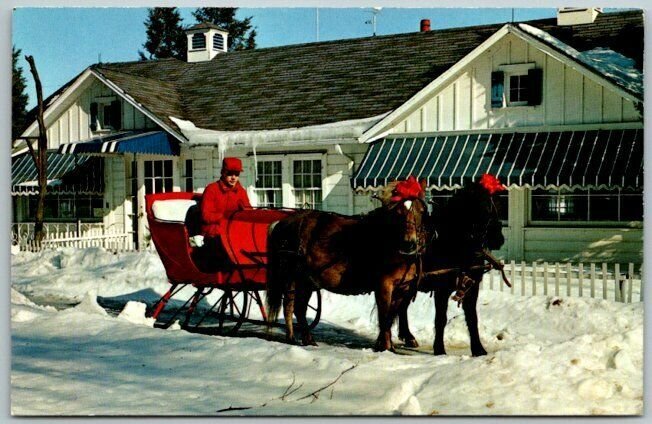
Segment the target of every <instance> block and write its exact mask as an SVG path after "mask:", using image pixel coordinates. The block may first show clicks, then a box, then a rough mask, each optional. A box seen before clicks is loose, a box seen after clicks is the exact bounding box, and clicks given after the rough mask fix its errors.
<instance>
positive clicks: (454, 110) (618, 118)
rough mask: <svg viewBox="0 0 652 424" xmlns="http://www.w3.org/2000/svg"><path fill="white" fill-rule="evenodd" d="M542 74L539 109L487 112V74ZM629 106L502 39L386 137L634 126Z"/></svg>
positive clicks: (536, 52) (529, 48)
mask: <svg viewBox="0 0 652 424" xmlns="http://www.w3.org/2000/svg"><path fill="white" fill-rule="evenodd" d="M519 63H534V64H535V66H536V67H537V68H540V69H543V75H544V87H543V99H542V104H541V105H538V106H529V107H511V108H491V107H490V103H489V93H490V92H491V72H492V71H497V70H499V67H500V66H502V65H507V64H519ZM640 119H641V117H640V115H639V113H638V112H637V111H636V108H635V107H634V104H633V103H632V102H631V101H628V100H625V99H623V98H622V96H620V95H618V94H616V93H615V92H613V91H612V90H610V89H608V88H606V87H602V86H600V85H599V84H597V83H596V82H594V81H592V80H590V79H589V78H587V77H585V76H583V75H582V74H580V73H579V72H577V71H575V70H573V69H572V68H570V67H569V66H567V65H565V64H564V63H562V62H560V61H558V60H557V59H554V58H552V57H550V56H548V55H546V54H544V53H543V52H541V51H540V50H538V49H537V48H536V47H533V46H530V45H529V44H527V43H526V42H525V41H523V40H521V39H519V38H517V37H516V36H514V35H511V34H510V35H507V36H506V37H505V38H503V39H502V40H501V41H499V42H498V43H497V44H496V45H495V46H493V47H492V48H491V49H489V50H487V51H486V52H484V53H483V54H481V55H480V56H479V57H477V58H476V59H475V60H474V61H473V62H471V63H470V64H469V65H468V66H467V67H465V68H464V69H463V70H461V71H460V73H459V74H458V76H457V77H456V79H455V80H453V81H451V82H450V83H448V84H447V85H445V86H442V87H440V88H439V89H437V90H436V91H434V92H433V93H432V94H431V95H430V96H429V97H428V98H427V99H424V101H423V102H422V104H420V105H418V106H417V107H415V109H414V110H413V111H412V112H410V113H409V114H408V115H406V116H405V118H404V119H403V120H401V121H399V123H398V124H397V125H396V126H395V127H394V128H393V129H392V130H391V131H390V133H405V132H410V133H414V132H432V131H452V130H475V129H487V128H505V127H518V126H548V125H578V124H596V123H617V122H639V121H640Z"/></svg>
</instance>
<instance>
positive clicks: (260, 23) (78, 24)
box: [12, 7, 556, 108]
mask: <svg viewBox="0 0 652 424" xmlns="http://www.w3.org/2000/svg"><path fill="white" fill-rule="evenodd" d="M193 10H194V9H193V8H180V12H181V16H182V18H183V23H184V25H192V24H194V23H195V20H194V18H193V17H192V14H191V12H192V11H193ZM512 11H513V13H514V19H515V20H517V21H523V20H530V19H540V18H550V17H554V16H555V14H556V9H554V8H546V9H523V8H519V9H510V8H483V9H451V8H448V9H441V8H440V9H433V8H430V9H416V8H412V9H404V8H396V7H394V8H387V7H386V8H382V9H381V10H380V11H379V12H378V14H377V21H376V33H377V35H387V34H398V33H406V32H415V31H418V30H419V23H420V21H421V19H430V22H431V28H432V29H433V30H434V29H442V28H451V27H460V26H470V25H482V24H490V23H501V22H509V21H511V20H512ZM317 15H318V16H319V31H318V30H317ZM372 15H373V14H372V9H371V8H361V7H358V8H319V9H317V8H307V7H303V8H279V7H277V8H240V9H239V10H238V12H237V15H236V16H237V17H238V18H240V19H242V18H244V17H248V16H251V17H252V23H253V25H254V26H255V27H256V31H257V33H258V35H257V37H256V42H257V46H258V48H265V47H275V46H282V45H289V44H300V43H311V42H315V41H326V40H337V39H346V38H357V37H368V36H371V35H372V34H373V27H372V25H371V24H370V23H367V22H368V21H371V18H372ZM146 18H147V9H146V8H26V7H20V8H16V9H15V11H14V14H13V26H12V27H13V31H12V35H13V37H12V43H13V45H14V46H16V47H17V48H19V49H21V50H22V55H21V59H20V62H19V66H21V67H22V68H23V70H24V72H23V74H24V75H25V76H26V77H27V78H28V90H27V93H28V95H29V104H28V108H32V107H33V106H35V104H36V95H35V89H34V83H33V81H32V78H31V74H30V73H29V66H28V65H27V62H26V61H25V59H24V56H25V55H26V54H29V55H32V56H34V59H35V61H36V65H37V68H38V70H39V76H40V78H41V81H42V84H43V91H44V96H45V97H47V96H48V95H49V94H51V93H53V92H54V91H56V90H57V89H58V88H59V87H61V86H62V85H63V84H65V83H66V82H68V81H69V80H70V79H72V78H73V77H75V76H76V75H77V74H79V73H80V72H81V71H83V70H84V69H85V68H86V67H87V66H89V65H91V64H93V63H97V62H98V61H102V62H123V61H133V60H138V51H139V50H143V47H142V45H143V43H144V42H145V40H146V35H145V26H144V24H143V22H144V21H145V20H146Z"/></svg>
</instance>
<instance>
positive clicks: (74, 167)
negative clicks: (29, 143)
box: [11, 151, 104, 196]
mask: <svg viewBox="0 0 652 424" xmlns="http://www.w3.org/2000/svg"><path fill="white" fill-rule="evenodd" d="M46 178H47V181H48V192H50V193H58V194H72V193H78V194H102V193H104V160H103V159H102V158H97V157H90V156H73V155H62V154H59V153H55V152H54V151H51V152H50V151H48V154H47V177H46ZM38 192H39V187H38V173H37V171H36V166H35V165H34V160H33V159H32V157H31V155H30V154H29V153H26V154H23V155H21V156H18V157H16V158H15V159H14V160H13V162H12V164H11V194H12V195H23V196H27V195H33V194H38Z"/></svg>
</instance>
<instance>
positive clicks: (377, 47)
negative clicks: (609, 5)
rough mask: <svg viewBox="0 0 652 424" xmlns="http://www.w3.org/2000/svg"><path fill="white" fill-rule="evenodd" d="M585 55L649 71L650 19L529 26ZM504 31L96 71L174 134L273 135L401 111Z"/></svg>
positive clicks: (634, 15) (626, 15)
mask: <svg viewBox="0 0 652 424" xmlns="http://www.w3.org/2000/svg"><path fill="white" fill-rule="evenodd" d="M527 23H528V24H529V25H532V26H534V27H537V28H539V29H541V30H543V31H546V32H548V33H549V34H551V35H552V36H554V37H556V38H558V39H559V40H561V41H563V42H564V43H567V44H568V45H570V46H572V47H574V48H575V49H577V50H578V51H585V50H590V49H593V48H595V47H598V46H599V47H605V48H609V49H611V50H614V51H616V52H619V53H621V54H623V55H625V56H627V57H630V58H632V59H634V60H635V61H636V64H637V65H636V66H637V68H639V69H642V62H643V14H642V11H640V10H636V11H623V12H616V13H603V14H600V15H599V16H598V17H597V19H596V21H595V22H594V23H593V24H584V25H574V26H565V27H559V26H557V23H556V18H552V19H543V20H536V21H529V22H527ZM503 25H504V24H494V25H483V26H473V27H465V28H453V29H443V30H435V31H429V32H418V33H409V34H399V35H387V36H377V37H367V38H358V39H349V40H338V41H329V42H320V43H310V44H301V45H292V46H284V47H275V48H265V49H256V50H247V51H238V52H229V53H224V54H219V55H217V56H216V57H215V58H214V59H213V60H211V61H209V62H199V63H186V62H182V61H179V60H177V59H165V60H158V61H145V62H127V63H113V64H101V65H96V66H94V67H93V69H94V70H95V71H96V72H98V73H100V74H102V75H103V76H104V77H105V78H107V79H109V80H111V81H112V82H114V83H115V84H117V85H118V86H119V87H121V88H122V89H124V90H125V92H127V93H128V94H129V95H131V96H132V97H133V98H134V99H136V100H137V101H138V102H139V103H141V104H142V105H144V106H145V107H146V108H147V109H149V110H150V111H151V112H153V113H154V114H156V115H157V116H158V117H159V118H161V119H162V120H164V121H165V122H166V123H167V124H168V125H170V126H171V127H172V128H177V127H176V125H175V124H174V123H173V122H172V121H171V120H170V119H169V116H174V117H177V118H181V119H186V120H190V121H192V122H193V123H194V124H195V125H196V126H198V127H201V128H206V129H212V130H221V131H239V130H269V129H278V128H291V127H302V126H307V125H319V124H324V123H328V122H336V121H343V120H350V119H359V118H366V117H371V116H376V115H380V114H382V113H385V112H388V111H391V110H393V109H395V108H397V107H398V106H400V105H401V104H403V103H404V102H405V101H407V100H408V99H409V98H410V97H412V96H413V95H414V94H415V93H416V92H418V91H419V90H420V89H422V88H423V87H425V86H426V85H427V84H428V83H429V82H431V81H432V80H434V79H435V78H437V77H438V76H439V75H440V74H442V73H443V72H444V71H446V70H447V69H448V68H450V67H451V66H453V65H454V64H455V63H456V62H458V61H459V60H460V59H462V58H463V57H464V56H465V55H467V54H468V53H469V52H471V51H472V50H473V49H474V48H475V47H477V46H478V45H479V44H480V43H482V42H483V41H485V40H486V39H487V38H489V37H490V36H491V35H492V34H493V33H494V32H495V31H497V30H498V29H499V28H500V27H502V26H503Z"/></svg>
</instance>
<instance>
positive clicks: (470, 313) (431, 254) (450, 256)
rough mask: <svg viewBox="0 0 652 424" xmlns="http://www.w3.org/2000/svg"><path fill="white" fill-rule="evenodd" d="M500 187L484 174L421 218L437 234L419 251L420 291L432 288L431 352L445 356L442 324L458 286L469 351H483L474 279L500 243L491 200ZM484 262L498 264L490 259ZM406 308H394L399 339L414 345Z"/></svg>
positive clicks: (476, 354)
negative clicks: (421, 258)
mask: <svg viewBox="0 0 652 424" xmlns="http://www.w3.org/2000/svg"><path fill="white" fill-rule="evenodd" d="M501 190H504V187H503V186H502V184H500V182H499V181H498V180H497V179H496V178H495V177H493V176H491V175H488V174H487V175H484V176H483V177H482V179H481V180H480V182H472V183H468V184H466V185H465V186H464V187H463V188H462V189H460V190H458V191H457V192H456V193H455V194H454V195H453V196H452V197H451V198H450V200H449V201H448V203H447V204H445V205H443V207H441V208H440V209H439V211H437V210H436V211H434V212H433V214H432V215H431V216H430V217H429V218H428V219H427V221H426V222H427V225H428V226H430V227H431V231H432V230H433V229H434V230H435V231H436V234H437V237H436V238H434V240H433V241H432V242H431V243H430V244H429V245H428V248H427V250H426V253H425V255H424V258H423V268H424V277H423V279H422V281H421V284H420V285H419V291H424V292H430V291H434V295H435V296H434V297H435V341H434V343H433V350H434V354H435V355H445V354H446V350H445V349H444V328H445V327H446V322H447V315H446V311H447V309H448V299H449V297H450V296H451V294H452V293H453V292H456V291H458V290H460V289H462V290H463V294H462V296H463V298H462V299H461V300H460V301H461V302H462V308H463V309H464V318H465V319H466V325H467V328H468V330H469V335H470V339H471V353H472V354H473V356H481V355H486V354H487V351H486V350H485V349H484V347H483V346H482V342H481V341H480V335H479V333H478V315H477V312H476V305H477V301H478V291H479V283H480V281H481V280H482V275H483V273H484V270H483V269H482V268H481V267H482V266H483V265H485V260H487V256H486V254H487V253H488V251H489V250H495V249H499V248H500V247H501V246H502V245H503V243H504V242H505V239H504V237H503V234H502V224H501V222H500V220H499V218H498V211H497V209H496V206H495V203H494V201H493V198H492V195H493V194H494V193H496V192H498V191H501ZM489 262H490V263H491V264H492V265H494V266H500V265H499V264H497V263H496V262H495V261H494V260H493V258H492V259H489ZM446 270H448V272H447V271H446ZM438 273H440V274H438ZM429 274H430V276H429ZM460 285H462V286H464V287H460ZM458 293H460V292H458ZM407 306H408V305H405V307H404V308H402V309H401V310H400V311H399V338H400V339H402V340H403V341H404V342H405V345H406V346H408V347H416V346H418V343H417V341H416V339H415V338H414V336H413V335H412V333H410V329H409V326H408V318H407Z"/></svg>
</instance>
